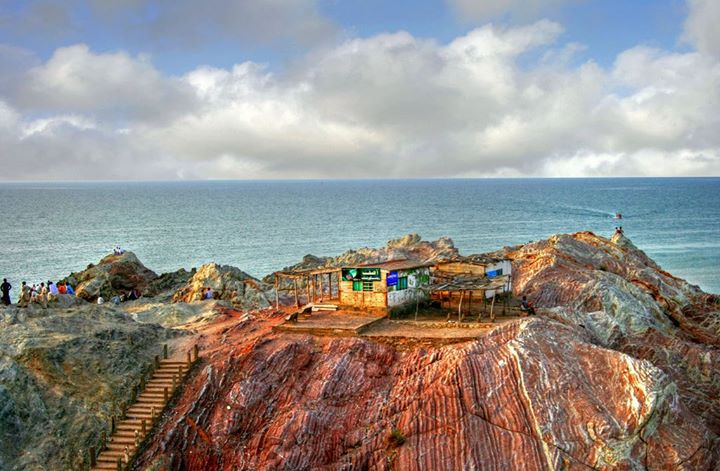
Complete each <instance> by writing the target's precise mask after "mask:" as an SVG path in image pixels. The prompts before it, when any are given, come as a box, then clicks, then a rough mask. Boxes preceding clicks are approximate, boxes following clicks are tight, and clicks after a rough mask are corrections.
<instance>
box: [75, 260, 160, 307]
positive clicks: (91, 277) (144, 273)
mask: <svg viewBox="0 0 720 471" xmlns="http://www.w3.org/2000/svg"><path fill="white" fill-rule="evenodd" d="M155 278H157V274H155V272H153V271H152V270H150V269H149V268H147V267H146V266H145V265H143V264H142V262H140V260H138V258H137V257H136V256H135V254H134V253H132V252H125V253H123V254H122V255H108V256H106V257H105V258H103V259H102V260H100V262H99V263H98V264H97V265H88V267H87V268H86V269H85V270H83V271H81V272H78V273H72V274H70V276H68V277H67V278H66V279H65V280H63V281H68V282H70V283H71V284H72V285H73V286H74V287H75V293H76V295H77V296H78V297H80V298H82V299H85V300H87V301H91V302H92V301H95V300H97V298H98V296H102V297H103V298H105V299H106V300H108V299H110V298H111V297H113V296H115V295H117V294H119V293H120V292H121V291H125V292H129V291H130V290H133V289H137V290H139V291H140V293H143V292H144V291H145V288H147V286H148V284H149V283H150V282H151V281H153V280H154V279H155Z"/></svg>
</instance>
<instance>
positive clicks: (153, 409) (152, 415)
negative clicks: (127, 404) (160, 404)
mask: <svg viewBox="0 0 720 471" xmlns="http://www.w3.org/2000/svg"><path fill="white" fill-rule="evenodd" d="M150 420H151V421H152V422H153V423H155V406H152V407H151V408H150Z"/></svg>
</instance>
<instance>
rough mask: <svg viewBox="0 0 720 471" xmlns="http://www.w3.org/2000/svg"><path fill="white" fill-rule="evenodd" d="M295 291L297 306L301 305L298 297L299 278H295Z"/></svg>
mask: <svg viewBox="0 0 720 471" xmlns="http://www.w3.org/2000/svg"><path fill="white" fill-rule="evenodd" d="M293 292H294V293H295V307H300V300H299V299H298V282H297V278H293Z"/></svg>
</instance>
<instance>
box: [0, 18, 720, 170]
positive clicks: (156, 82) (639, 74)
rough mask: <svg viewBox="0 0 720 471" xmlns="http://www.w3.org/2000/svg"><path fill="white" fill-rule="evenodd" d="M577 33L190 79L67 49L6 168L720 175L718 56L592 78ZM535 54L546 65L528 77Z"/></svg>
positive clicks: (6, 152) (13, 111)
mask: <svg viewBox="0 0 720 471" xmlns="http://www.w3.org/2000/svg"><path fill="white" fill-rule="evenodd" d="M561 32H562V28H561V27H560V26H559V25H558V24H556V23H553V22H549V21H546V20H542V21H538V22H536V23H533V24H530V25H525V26H521V27H515V28H505V27H497V26H492V25H487V26H483V27H481V28H477V29H475V30H473V31H470V32H469V33H467V34H466V35H464V36H462V37H458V38H455V39H454V40H452V41H450V42H449V43H447V44H440V43H438V42H436V41H433V40H427V39H421V38H417V37H414V36H412V35H411V34H409V33H406V32H398V33H394V34H380V35H376V36H373V37H369V38H364V39H353V40H348V41H345V42H343V43H342V44H339V45H337V46H336V47H334V48H324V49H321V50H317V51H315V52H313V53H312V54H309V55H307V56H306V57H305V58H304V59H302V60H297V61H295V62H294V63H293V66H292V67H291V68H290V69H288V70H285V71H280V72H277V71H272V70H271V69H270V68H268V67H266V66H264V65H261V64H256V63H253V62H245V63H243V64H239V65H236V66H234V67H232V68H229V69H222V68H210V67H199V68H197V69H195V70H193V71H191V72H190V73H188V74H186V75H185V76H182V77H168V76H166V75H164V74H162V73H160V72H159V71H158V70H156V69H155V68H154V67H153V65H152V62H151V61H150V59H149V58H147V57H143V56H137V57H133V56H130V55H128V54H126V53H124V52H115V53H104V54H98V53H95V52H93V51H90V50H89V49H88V48H87V47H86V46H83V45H78V46H71V47H68V48H62V49H59V50H57V51H56V52H55V54H54V55H53V56H52V57H51V58H50V59H49V60H48V61H46V62H45V63H41V64H38V65H33V66H29V69H28V70H27V71H25V72H24V73H25V75H24V77H26V78H27V80H23V81H19V82H18V81H15V83H16V84H17V83H21V84H22V86H19V85H18V86H17V87H16V88H13V89H12V90H11V91H7V92H4V94H5V96H4V98H3V100H4V102H5V103H4V104H3V106H0V163H2V165H3V166H4V168H6V169H9V174H8V175H9V178H31V176H32V177H34V178H61V177H63V176H66V175H73V176H74V177H75V178H78V177H87V178H278V177H284V178H295V177H427V176H521V175H557V176H560V175H562V176H581V175H606V176H609V175H710V174H716V175H717V174H720V133H719V132H718V131H719V130H720V116H719V115H718V114H717V112H716V110H717V109H720V63H719V62H718V60H717V59H715V58H714V57H712V56H710V55H708V54H705V53H704V52H702V51H696V52H687V53H672V52H667V51H663V50H659V49H652V48H647V47H635V48H631V49H628V50H627V51H624V52H623V53H621V54H619V55H618V57H617V59H616V61H615V63H614V64H613V65H612V66H611V67H609V68H607V69H606V68H603V67H600V66H599V65H597V64H595V63H593V62H586V63H584V64H581V65H579V66H576V65H572V64H573V60H572V54H573V51H576V50H578V47H577V45H573V44H569V45H568V44H557V41H558V40H559V38H560V34H561ZM528 52H536V53H537V54H533V56H534V57H539V58H540V59H537V60H535V61H534V62H530V63H528V62H523V64H522V66H521V65H519V64H520V61H521V60H522V59H521V58H522V57H528V56H527V53H528ZM15 76H18V75H17V74H15ZM21 76H23V75H22V74H21ZM2 96H3V95H0V97H2ZM59 160H62V161H64V162H65V165H63V167H62V168H61V169H57V168H55V165H56V164H55V163H54V162H57V161H59ZM22 162H29V163H30V166H31V167H32V168H34V169H35V172H34V173H31V174H28V173H27V172H26V170H27V165H25V164H24V163H22ZM67 169H74V171H70V170H67ZM43 172H46V174H45V173H43Z"/></svg>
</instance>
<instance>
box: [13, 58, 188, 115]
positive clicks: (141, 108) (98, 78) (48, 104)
mask: <svg viewBox="0 0 720 471" xmlns="http://www.w3.org/2000/svg"><path fill="white" fill-rule="evenodd" d="M24 78H25V80H23V81H22V82H21V83H18V84H16V89H15V96H14V102H15V104H16V105H17V106H19V107H20V108H22V109H27V110H45V111H48V110H53V111H60V112H65V113H67V112H77V113H89V114H92V115H99V116H108V115H112V116H113V117H115V118H118V117H119V118H124V119H128V118H130V119H133V118H142V119H158V118H160V117H162V116H167V115H168V114H172V113H173V112H178V111H180V110H184V109H187V108H188V107H190V106H191V104H192V103H191V102H192V99H193V95H194V94H193V91H192V89H191V87H190V86H188V85H187V84H186V83H184V82H181V81H179V80H177V79H174V78H169V77H165V76H163V75H162V74H161V73H160V72H159V71H158V70H156V69H155V68H154V67H153V66H152V64H151V63H150V61H149V59H148V58H147V57H145V56H138V57H131V56H130V55H128V54H127V53H125V52H114V53H105V54H95V53H93V52H91V51H90V50H89V48H88V47H87V46H86V45H84V44H78V45H75V46H70V47H63V48H59V49H57V50H56V51H55V53H54V54H53V55H52V57H51V58H50V59H49V60H48V61H47V62H46V63H45V64H42V65H40V66H37V67H33V68H31V69H30V70H28V71H27V73H26V75H25V77H24Z"/></svg>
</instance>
